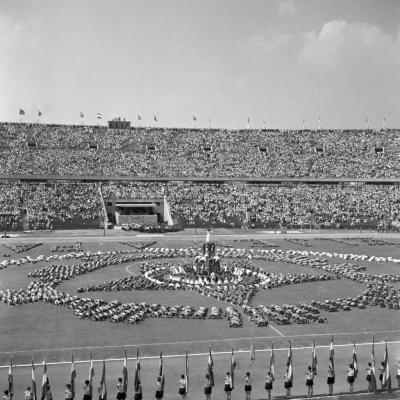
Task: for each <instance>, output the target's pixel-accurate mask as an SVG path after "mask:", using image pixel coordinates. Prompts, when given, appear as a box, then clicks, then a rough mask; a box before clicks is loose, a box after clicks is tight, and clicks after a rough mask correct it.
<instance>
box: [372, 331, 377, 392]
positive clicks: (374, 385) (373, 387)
mask: <svg viewBox="0 0 400 400" xmlns="http://www.w3.org/2000/svg"><path fill="white" fill-rule="evenodd" d="M371 370H372V371H371V391H372V392H376V369H375V336H372V351H371Z"/></svg>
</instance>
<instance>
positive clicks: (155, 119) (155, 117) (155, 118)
mask: <svg viewBox="0 0 400 400" xmlns="http://www.w3.org/2000/svg"><path fill="white" fill-rule="evenodd" d="M154 121H155V122H157V121H158V120H157V115H155V114H154Z"/></svg>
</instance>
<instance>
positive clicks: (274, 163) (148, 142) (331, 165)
mask: <svg viewBox="0 0 400 400" xmlns="http://www.w3.org/2000/svg"><path fill="white" fill-rule="evenodd" d="M399 137H400V136H399V131H398V130H382V131H379V132H378V131H372V130H323V131H310V130H297V131H288V130H284V131H278V130H251V129H248V130H223V129H183V128H182V129H167V128H156V127H153V128H139V127H136V128H131V129H108V128H107V127H104V126H102V127H96V126H79V125H78V126H77V125H44V124H13V123H1V124H0V149H1V150H0V174H12V175H21V174H22V175H31V174H38V175H41V174H55V175H99V176H101V175H107V176H110V175H113V176H138V177H145V176H146V177H147V176H152V177H168V178H173V177H299V178H302V177H308V178H317V177H318V178H325V177H332V178H333V177H335V178H341V177H354V178H359V177H363V178H364V177H365V178H369V177H376V178H380V177H399V176H400V162H399V161H400V139H399Z"/></svg>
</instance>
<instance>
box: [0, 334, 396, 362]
mask: <svg viewBox="0 0 400 400" xmlns="http://www.w3.org/2000/svg"><path fill="white" fill-rule="evenodd" d="M385 343H387V344H400V340H395V341H392V342H386V341H381V342H374V344H375V345H380V344H385ZM356 344H357V346H371V345H372V342H365V343H356ZM353 346H354V342H353V343H346V344H335V347H353ZM315 347H316V348H317V349H323V348H328V349H329V348H330V345H324V346H315ZM312 348H313V347H312V346H301V347H292V350H309V349H312ZM288 349H289V348H288V347H280V348H274V351H288ZM250 351H251V350H250V349H249V350H235V353H250ZM255 351H256V352H257V353H267V352H270V351H271V349H258V350H255ZM230 354H232V350H230V351H215V352H214V351H213V352H212V355H230ZM208 355H209V352H206V353H189V356H191V357H204V356H208ZM185 356H186V353H183V354H170V355H164V354H163V358H180V357H185ZM159 358H160V356H144V357H140V359H141V360H155V359H159ZM124 360H125V358H106V359H104V361H124ZM127 360H136V357H128V358H127ZM92 361H93V362H98V363H99V362H103V359H98V360H92ZM89 362H90V360H74V363H75V364H87V363H89ZM46 364H47V365H65V364H71V361H57V362H46ZM34 365H37V366H40V365H43V364H42V363H35V364H34ZM31 366H32V364H13V367H31ZM9 367H10V366H9V365H1V366H0V368H9Z"/></svg>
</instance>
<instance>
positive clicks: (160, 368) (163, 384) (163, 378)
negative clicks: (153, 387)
mask: <svg viewBox="0 0 400 400" xmlns="http://www.w3.org/2000/svg"><path fill="white" fill-rule="evenodd" d="M158 375H159V376H161V391H162V392H163V393H164V387H165V376H164V371H163V357H162V351H160V366H159V369H158Z"/></svg>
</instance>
